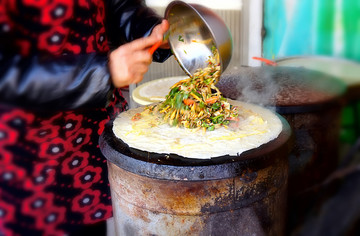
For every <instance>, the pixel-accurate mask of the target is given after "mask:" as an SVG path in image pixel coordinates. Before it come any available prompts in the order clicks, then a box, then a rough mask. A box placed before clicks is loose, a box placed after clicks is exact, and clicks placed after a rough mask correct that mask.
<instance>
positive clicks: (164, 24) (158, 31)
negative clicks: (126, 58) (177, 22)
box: [151, 19, 170, 49]
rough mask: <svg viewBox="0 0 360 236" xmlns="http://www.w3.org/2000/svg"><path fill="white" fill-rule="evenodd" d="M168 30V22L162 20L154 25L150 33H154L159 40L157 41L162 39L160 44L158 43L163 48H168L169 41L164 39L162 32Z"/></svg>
mask: <svg viewBox="0 0 360 236" xmlns="http://www.w3.org/2000/svg"><path fill="white" fill-rule="evenodd" d="M168 30H169V22H168V21H167V20H165V19H164V20H163V21H162V22H161V24H159V25H157V26H155V27H154V29H153V31H152V32H151V35H154V36H155V37H157V38H158V39H159V40H158V41H162V44H161V45H160V48H163V49H169V48H170V46H169V43H168V39H167V38H166V39H165V40H163V39H164V34H165V33H166V31H168Z"/></svg>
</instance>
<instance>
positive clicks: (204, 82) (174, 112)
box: [146, 53, 238, 131]
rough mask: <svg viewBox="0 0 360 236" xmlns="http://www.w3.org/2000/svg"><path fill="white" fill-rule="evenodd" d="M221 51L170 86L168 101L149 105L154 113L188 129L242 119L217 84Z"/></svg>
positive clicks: (209, 126)
mask: <svg viewBox="0 0 360 236" xmlns="http://www.w3.org/2000/svg"><path fill="white" fill-rule="evenodd" d="M218 61H219V60H218V57H217V54H216V53H214V56H212V57H210V58H209V60H208V66H207V67H206V68H204V69H200V70H198V71H197V72H195V73H194V75H193V76H192V77H190V78H187V79H184V80H181V81H179V82H177V83H176V84H174V85H173V86H172V87H171V88H170V89H171V90H170V92H169V94H168V95H167V96H166V100H165V101H163V102H162V103H159V104H157V105H152V106H148V107H147V108H146V109H147V110H148V111H150V112H158V113H160V114H162V115H163V119H164V121H165V122H168V123H169V124H170V125H174V126H179V127H185V128H201V127H202V128H204V129H207V130H210V131H211V130H214V129H216V128H218V127H220V126H227V125H228V124H229V122H230V121H237V120H238V111H237V109H236V107H234V106H232V105H230V104H229V103H228V102H227V99H226V98H224V97H223V96H222V94H221V92H220V91H219V89H218V88H216V87H215V84H216V83H217V82H218V81H219V78H220V63H219V62H218Z"/></svg>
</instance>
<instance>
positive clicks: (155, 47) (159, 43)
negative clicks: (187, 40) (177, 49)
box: [149, 41, 163, 55]
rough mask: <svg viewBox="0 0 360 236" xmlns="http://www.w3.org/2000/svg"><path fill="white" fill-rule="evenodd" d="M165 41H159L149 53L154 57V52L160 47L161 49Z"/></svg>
mask: <svg viewBox="0 0 360 236" xmlns="http://www.w3.org/2000/svg"><path fill="white" fill-rule="evenodd" d="M162 42H163V41H159V42H157V43H155V44H154V45H152V46H151V48H150V49H149V53H150V54H151V55H152V54H154V52H155V51H156V49H158V47H160V45H161V44H162Z"/></svg>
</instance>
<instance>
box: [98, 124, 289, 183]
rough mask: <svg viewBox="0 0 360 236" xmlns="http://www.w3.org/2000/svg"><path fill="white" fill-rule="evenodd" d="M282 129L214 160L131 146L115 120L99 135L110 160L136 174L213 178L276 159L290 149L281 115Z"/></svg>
mask: <svg viewBox="0 0 360 236" xmlns="http://www.w3.org/2000/svg"><path fill="white" fill-rule="evenodd" d="M280 119H281V122H282V125H283V130H282V132H281V133H280V134H279V136H278V137H277V138H276V139H274V140H272V141H270V142H268V143H266V144H263V145H261V146H260V147H258V148H255V149H252V150H249V151H246V152H244V153H242V154H241V155H238V156H229V155H226V156H220V157H215V158H211V159H194V158H185V157H182V156H179V155H176V154H159V153H151V152H146V151H141V150H138V149H134V148H131V147H129V146H128V145H127V144H126V143H124V142H123V141H122V140H121V139H119V138H117V137H116V136H115V134H114V133H113V130H112V127H113V121H110V122H108V124H107V125H106V126H105V129H104V132H103V133H102V135H101V136H100V149H101V151H102V153H103V154H104V156H105V157H106V158H107V160H108V161H110V162H112V163H114V164H116V165H117V166H119V167H120V168H122V169H125V170H127V171H130V172H132V173H135V174H139V175H143V176H147V177H151V178H157V179H173V180H177V179H182V180H184V179H187V180H212V179H222V178H231V177H234V176H239V173H241V172H242V171H243V169H244V166H248V167H251V168H252V169H256V168H261V167H262V166H263V165H269V163H271V162H274V161H275V160H276V158H277V154H278V153H279V152H281V153H283V152H286V153H289V152H290V149H291V141H292V139H291V128H290V126H289V124H288V122H287V121H286V120H285V119H284V118H282V117H280Z"/></svg>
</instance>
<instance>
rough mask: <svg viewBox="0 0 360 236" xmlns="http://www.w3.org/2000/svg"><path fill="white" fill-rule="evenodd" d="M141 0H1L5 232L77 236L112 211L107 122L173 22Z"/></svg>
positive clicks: (0, 178) (162, 55)
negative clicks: (104, 144) (101, 140)
mask: <svg viewBox="0 0 360 236" xmlns="http://www.w3.org/2000/svg"><path fill="white" fill-rule="evenodd" d="M168 27H169V26H168V23H167V21H166V20H162V19H161V18H160V17H159V16H157V15H156V14H155V13H154V12H153V11H152V10H151V9H149V8H148V7H146V6H145V4H144V3H143V2H142V1H140V0H109V1H102V0H77V1H74V0H18V1H13V0H1V1H0V235H66V234H68V235H69V234H70V235H71V234H74V235H79V232H81V230H82V229H83V228H84V226H88V225H94V224H96V223H98V222H104V221H105V220H106V219H108V218H109V217H111V216H112V208H111V197H110V190H109V185H108V182H107V167H106V160H105V158H104V157H103V156H102V154H101V152H100V150H99V148H98V137H99V135H100V134H101V132H102V131H103V129H104V125H105V123H106V122H108V121H109V120H110V119H111V118H113V117H114V116H115V115H116V114H118V113H119V112H121V111H123V110H125V109H127V104H126V101H125V99H124V98H123V96H122V95H121V91H120V88H121V87H123V86H127V85H129V84H131V83H138V82H140V81H141V80H142V78H143V76H144V74H145V73H146V71H147V70H148V67H149V65H150V63H151V62H152V61H158V62H161V61H163V60H166V59H167V58H168V57H169V56H170V55H171V53H170V50H169V49H167V45H166V44H164V45H163V47H164V49H158V50H157V51H156V52H155V53H154V54H153V55H151V54H150V53H149V52H148V48H149V47H150V46H151V45H153V44H155V43H156V42H157V41H159V40H161V39H162V37H163V34H164V33H165V31H166V30H167V29H168Z"/></svg>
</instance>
